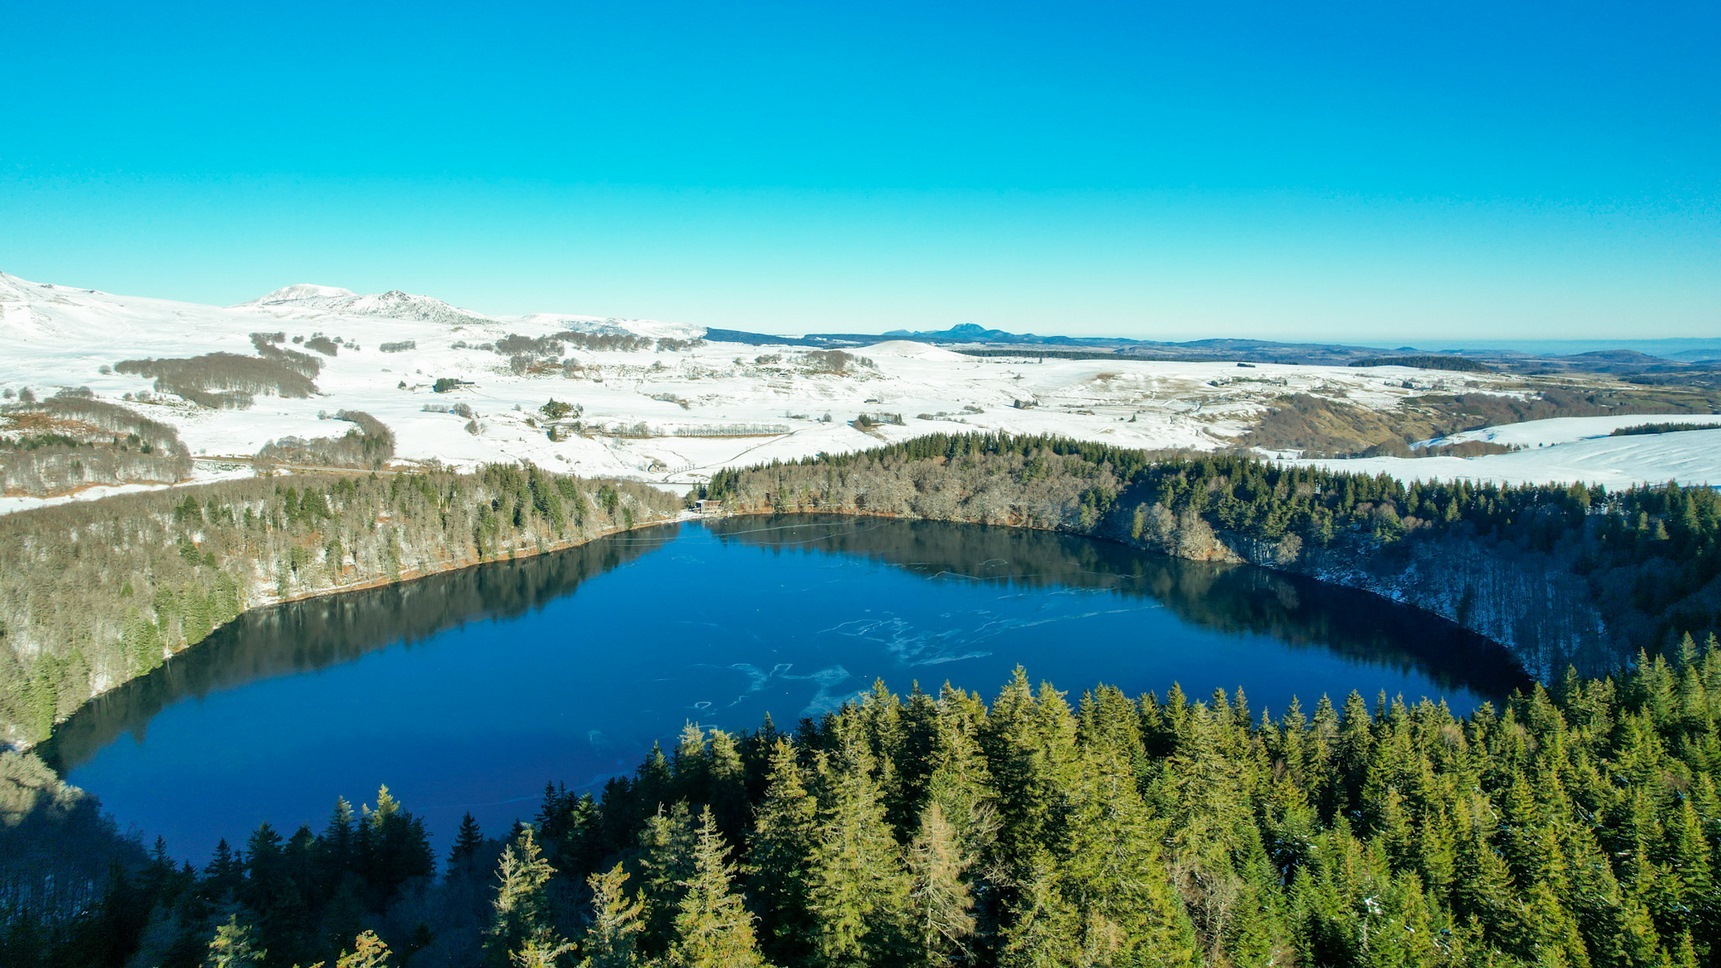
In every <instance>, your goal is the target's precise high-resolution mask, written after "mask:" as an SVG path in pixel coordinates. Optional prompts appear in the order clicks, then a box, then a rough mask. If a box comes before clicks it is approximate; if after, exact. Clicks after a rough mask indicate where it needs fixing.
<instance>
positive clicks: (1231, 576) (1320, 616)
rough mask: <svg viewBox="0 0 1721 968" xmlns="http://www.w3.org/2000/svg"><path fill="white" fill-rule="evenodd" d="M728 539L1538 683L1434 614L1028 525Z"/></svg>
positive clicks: (1505, 685) (720, 527) (1507, 681)
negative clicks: (1112, 597) (1150, 606)
mask: <svg viewBox="0 0 1721 968" xmlns="http://www.w3.org/2000/svg"><path fill="white" fill-rule="evenodd" d="M707 527H708V528H709V529H710V530H711V531H712V532H713V533H715V534H716V535H718V536H719V537H720V538H722V539H724V540H728V541H737V542H741V543H744V544H748V545H754V546H758V547H762V548H768V549H770V550H772V551H775V552H777V553H781V554H791V553H808V554H819V553H828V554H840V555H853V556H860V557H866V558H870V559H873V560H875V561H879V562H883V563H885V564H889V565H892V566H895V567H899V568H903V569H905V570H907V571H909V572H912V573H915V574H918V575H922V576H925V577H928V578H934V579H938V580H950V581H974V582H985V583H993V584H998V585H1003V586H1006V587H1020V588H1048V587H1065V588H1089V589H1103V590H1110V591H1113V592H1115V593H1116V594H1118V595H1122V596H1129V597H1135V598H1143V599H1150V600H1152V601H1155V602H1157V603H1159V604H1161V605H1163V606H1165V607H1166V608H1168V609H1170V610H1171V611H1172V612H1173V613H1174V614H1176V615H1177V616H1178V617H1179V618H1181V619H1183V620H1184V621H1186V622H1189V623H1191V624H1194V625H1199V626H1202V627H1205V628H1209V629H1213V630H1215V631H1218V632H1224V633H1228V634H1249V635H1263V636H1270V637H1273V638H1276V639H1278V640H1279V641H1281V642H1283V643H1285V644H1287V645H1290V646H1293V647H1299V648H1309V649H1322V650H1325V651H1328V652H1331V653H1333V654H1336V655H1340V656H1343V657H1345V658H1347V659H1351V660H1354V661H1359V662H1365V663H1369V664H1374V665H1380V666H1384V667H1387V668H1391V669H1395V670H1398V671H1403V672H1420V673H1421V674H1423V675H1426V676H1428V677H1429V678H1430V679H1431V680H1432V681H1434V682H1435V683H1437V684H1439V685H1440V686H1441V687H1442V688H1446V689H1450V688H1454V687H1462V688H1465V689H1468V690H1470V691H1471V692H1474V693H1476V694H1478V695H1480V696H1484V697H1487V698H1491V699H1495V700H1499V699H1503V698H1505V697H1506V696H1507V695H1509V694H1510V693H1511V692H1512V691H1513V690H1514V689H1522V688H1526V687H1528V686H1529V685H1530V683H1531V679H1530V677H1529V676H1528V675H1527V674H1526V673H1525V672H1524V670H1523V667H1522V666H1521V665H1520V664H1519V663H1518V661H1517V660H1516V659H1515V658H1513V657H1512V655H1511V654H1510V653H1509V652H1508V651H1507V650H1506V649H1505V648H1503V647H1502V646H1500V645H1499V644H1498V643H1495V642H1492V641H1490V640H1488V639H1486V638H1484V637H1482V636H1480V635H1477V634H1475V633H1473V632H1470V631H1468V630H1466V629H1464V628H1462V627H1461V626H1459V625H1456V624H1454V623H1453V622H1450V621H1447V620H1446V619H1444V618H1441V617H1440V616H1438V615H1433V614H1430V613H1428V612H1423V611H1420V610H1418V609H1414V608H1409V607H1407V606H1403V605H1397V604H1394V603H1392V602H1388V601H1384V600H1382V599H1380V598H1379V597H1377V596H1374V595H1370V594H1368V593H1366V592H1360V591H1357V590H1355V589H1349V588H1343V587H1340V586H1336V585H1330V584H1326V583H1323V582H1318V581H1315V580H1313V579H1309V578H1304V577H1302V576H1298V575H1286V574H1281V573H1278V572H1274V571H1269V570H1268V569H1265V568H1259V567H1255V566H1252V565H1230V564H1220V563H1215V562H1200V561H1185V560H1183V559H1181V558H1172V557H1169V556H1166V555H1158V554H1151V553H1148V552H1143V551H1138V550H1136V549H1133V548H1127V547H1125V546H1123V545H1119V544H1115V543H1112V542H1107V541H1098V540H1093V539H1089V538H1080V537H1074V536H1070V535H1061V534H1054V533H1050V532H1045V531H1029V530H1025V529H1021V528H1007V527H989V526H986V525H972V524H949V523H944V522H937V521H901V520H894V519H886V518H855V517H845V516H840V515H792V516H791V515H785V516H771V517H754V518H729V519H723V520H717V521H712V522H710V523H708V524H707Z"/></svg>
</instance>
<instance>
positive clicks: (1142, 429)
mask: <svg viewBox="0 0 1721 968" xmlns="http://www.w3.org/2000/svg"><path fill="white" fill-rule="evenodd" d="M260 332H261V333H277V332H279V333H283V334H285V337H286V339H287V341H288V342H286V343H284V344H282V345H283V346H284V347H285V348H287V349H293V350H296V351H299V352H305V351H306V344H305V342H304V341H307V340H311V341H313V342H314V345H317V346H323V347H325V348H328V347H330V346H331V345H332V346H333V349H334V355H332V356H319V357H318V358H319V359H321V360H322V363H323V368H322V371H321V373H320V374H319V375H318V376H317V377H316V384H317V389H318V395H316V396H312V397H309V398H306V399H286V398H281V397H276V396H268V395H258V396H257V397H256V402H255V404H254V405H253V406H251V407H250V408H248V409H244V410H212V409H207V408H204V407H199V406H196V405H193V404H191V403H189V402H187V401H185V400H182V399H180V398H178V397H176V396H173V395H172V394H166V393H160V392H157V391H156V390H155V389H154V387H153V385H152V381H151V380H149V379H146V378H144V377H141V376H136V375H125V374H122V373H119V372H115V371H114V369H113V367H114V365H115V364H117V363H119V362H120V361H122V360H128V359H142V358H182V357H191V356H197V355H200V354H204V353H209V352H213V351H220V352H226V353H234V354H242V355H252V354H254V352H255V350H254V348H253V343H252V339H251V334H253V333H260ZM703 333H704V330H703V329H701V328H699V327H697V326H690V325H685V324H676V323H663V322H655V321H644V320H616V319H604V318H599V317H593V316H581V315H572V314H566V313H539V314H532V315H526V316H495V315H488V314H485V313H482V312H479V311H475V310H469V309H462V308H457V307H454V306H451V305H449V304H448V303H446V302H443V301H441V300H438V299H434V298H431V297H428V296H418V295H411V294H408V293H403V292H388V293H382V294H379V295H361V294H358V293H354V292H352V291H350V290H346V289H339V288H335V287H330V286H320V285H310V284H299V285H292V286H287V287H285V288H283V289H278V290H276V291H274V292H272V293H269V294H268V295H266V296H262V297H259V298H258V299H254V300H251V301H250V302H247V303H242V304H240V305H237V306H229V307H218V306H205V305H198V304H192V303H183V302H173V301H169V300H162V299H151V298H144V297H135V296H119V295H113V294H110V293H105V292H98V291H92V290H84V289H71V288H66V287H60V286H54V285H48V284H42V283H34V282H27V281H25V280H21V279H17V278H15V277H12V276H7V275H4V274H0V396H3V395H5V394H7V393H10V394H11V395H12V396H13V397H16V396H17V394H18V393H19V392H21V391H22V390H24V389H26V388H28V389H29V390H31V391H32V392H33V393H34V394H35V395H37V396H46V395H49V394H52V393H55V392H57V391H60V390H63V389H67V388H81V387H87V388H89V390H90V391H91V392H92V393H93V394H94V395H96V396H97V397H100V398H103V399H108V400H114V401H119V402H123V403H126V404H127V405H129V406H133V407H134V408H135V409H137V410H139V411H140V412H142V413H144V414H145V415H146V416H148V417H150V418H151V419H155V420H161V421H165V422H168V423H171V424H173V425H174V426H176V427H177V428H178V429H179V432H180V435H181V436H182V437H183V439H184V440H185V441H186V443H187V444H188V445H189V446H190V448H191V450H192V452H193V453H194V454H195V455H196V456H197V457H198V463H197V474H198V475H199V477H200V478H203V477H211V476H217V475H231V474H236V473H240V474H242V473H247V472H248V471H249V461H250V460H251V458H252V457H253V456H254V455H256V453H257V451H258V450H259V448H261V447H262V446H263V445H264V444H266V443H268V442H270V441H272V440H276V439H278V438H281V437H284V436H297V437H306V438H309V437H319V436H338V435H340V434H342V433H344V432H345V431H346V430H347V429H348V428H349V427H350V426H351V425H350V424H346V423H342V422H339V421H335V420H329V419H322V417H324V416H327V415H332V414H334V413H335V412H337V411H339V410H360V411H364V412H366V413H370V414H373V415H374V416H376V417H377V418H378V419H380V420H382V421H383V422H384V423H385V424H387V425H388V426H389V427H390V428H391V429H392V430H393V431H394V433H395V435H396V437H397V439H398V447H397V462H399V463H403V464H410V463H423V462H429V461H440V462H442V463H444V464H451V465H459V466H470V465H473V464H476V463H480V462H484V461H496V460H530V461H533V462H534V463H537V464H540V465H542V466H545V467H547V468H550V469H553V470H558V471H570V472H577V473H581V474H603V475H616V476H623V477H631V478H637V479H642V480H647V481H652V482H655V483H658V484H661V485H664V486H666V487H672V488H676V489H685V488H686V487H688V486H690V485H692V484H695V483H697V482H699V481H701V480H704V479H707V478H708V477H709V476H710V474H711V473H712V472H714V471H715V470H717V469H719V468H721V467H725V466H734V465H744V464H751V463H755V462H758V461H763V460H770V459H773V458H784V459H789V458H796V457H803V456H809V455H813V454H818V453H821V452H824V453H831V452H840V451H848V450H854V449H858V448H864V447H872V446H877V445H879V444H881V443H883V442H886V441H892V440H901V439H905V438H908V437H912V436H916V435H919V434H924V433H928V432H933V431H949V432H962V431H967V430H1006V431H1011V432H1021V433H1038V432H1048V433H1059V434H1065V435H1069V436H1072V437H1080V438H1085V439H1091V440H1098V441H1105V442H1108V443H1113V444H1117V445H1119V446H1124V447H1146V448H1156V447H1180V448H1189V449H1196V450H1211V449H1216V448H1221V447H1226V446H1230V444H1231V442H1232V441H1233V440H1234V439H1235V437H1236V436H1237V435H1239V434H1240V433H1242V432H1243V431H1244V430H1245V429H1246V428H1247V427H1248V426H1249V425H1250V423H1251V422H1252V421H1253V420H1254V419H1255V418H1256V417H1257V416H1258V415H1259V414H1260V413H1262V412H1263V410H1264V409H1265V408H1266V407H1267V406H1268V404H1269V403H1270V402H1271V401H1273V400H1274V399H1276V398H1278V397H1280V396H1282V395H1285V394H1288V393H1307V394H1313V395H1316V396H1321V397H1327V398H1331V399H1342V400H1344V401H1346V402H1348V403H1351V404H1357V405H1362V406H1372V407H1390V406H1394V405H1396V404H1398V403H1400V402H1402V401H1403V400H1405V399H1406V398H1409V397H1413V396H1415V395H1417V394H1420V393H1425V392H1430V391H1438V390H1449V391H1451V390H1459V389H1464V390H1467V391H1469V392H1476V391H1482V392H1486V391H1489V390H1496V391H1502V392H1504V391H1506V390H1508V384H1507V381H1508V379H1509V378H1506V377H1498V376H1493V375H1488V374H1455V373H1449V372H1433V371H1419V370H1407V369H1405V368H1402V367H1383V368H1378V369H1366V368H1365V369H1356V368H1351V367H1323V366H1292V365H1277V364H1261V365H1259V366H1255V367H1251V368H1248V369H1239V368H1238V367H1236V366H1235V365H1234V364H1232V363H1219V362H1201V363H1191V362H1153V361H1144V360H1127V359H1116V360H1112V359H1104V360H1063V359H1043V360H1042V359H1034V358H1026V357H1020V358H1018V357H985V358H981V357H974V356H966V355H963V354H960V353H955V352H952V351H951V350H950V349H948V348H945V347H935V346H931V345H928V344H925V343H919V342H915V341H912V340H902V339H892V340H890V341H888V342H881V343H879V344H876V345H873V346H870V347H864V348H861V349H857V350H853V351H851V354H850V357H847V358H845V357H843V356H842V355H841V354H835V355H833V353H832V352H831V351H827V350H816V349H807V348H803V347H791V346H755V345H742V344H739V343H721V342H702V343H695V344H689V343H687V342H686V341H688V340H692V339H694V338H696V337H699V336H700V335H702V334H703ZM559 334H560V335H559ZM567 334H574V335H567ZM317 336H322V337H323V340H314V337H317ZM509 337H516V339H512V340H510V339H508V338H509ZM522 338H523V339H522ZM337 340H338V345H336V341H337ZM325 341H327V342H325ZM498 344H500V345H501V347H502V351H500V352H499V351H498V349H497V347H498ZM438 380H447V381H459V384H460V385H459V387H458V389H454V390H452V391H451V392H442V393H438V392H436V391H435V389H434V387H435V385H436V383H437V381H438ZM448 385H449V384H448V383H445V384H444V386H445V387H447V386H448ZM551 399H554V400H556V401H559V402H563V403H571V404H575V405H577V406H578V407H580V408H581V411H582V412H581V413H580V415H579V416H578V418H577V423H576V422H575V420H576V418H572V417H570V418H566V419H564V420H563V421H562V422H561V423H559V424H557V425H556V426H554V427H552V426H550V425H549V422H548V421H547V420H546V419H545V418H544V416H543V415H542V414H541V413H540V412H539V411H540V408H541V407H542V406H543V405H545V404H546V403H547V402H548V401H550V400H551ZM4 402H6V401H5V400H0V403H4ZM863 414H864V415H866V416H867V418H868V419H867V420H866V421H862V420H860V419H859V418H860V417H861V416H862V415H863ZM1634 419H1636V420H1638V421H1644V420H1649V419H1652V418H1648V417H1644V418H1634ZM898 420H900V423H898V422H897V421H898ZM863 428H864V429H863ZM1700 436H1702V435H1700V434H1696V433H1692V434H1683V435H1668V437H1669V438H1677V437H1686V438H1691V439H1688V440H1685V441H1678V442H1676V443H1670V442H1669V440H1664V439H1662V438H1656V437H1644V438H1630V440H1631V441H1632V444H1631V447H1632V448H1633V450H1632V452H1631V455H1630V462H1629V464H1628V465H1625V466H1622V465H1621V464H1620V462H1619V461H1617V460H1616V459H1615V458H1614V457H1613V456H1610V453H1611V452H1609V453H1601V452H1597V453H1596V454H1594V455H1592V453H1591V451H1592V450H1594V449H1595V448H1596V445H1595V443H1594V442H1591V441H1584V440H1573V441H1570V442H1567V443H1556V444H1552V445H1551V446H1547V447H1538V448H1535V449H1534V450H1533V451H1525V452H1520V453H1518V454H1510V455H1502V456H1501V457H1499V458H1486V459H1479V460H1473V461H1456V460H1453V461H1449V462H1448V461H1440V460H1418V461H1403V462H1397V463H1390V462H1389V463H1388V464H1381V463H1380V462H1374V463H1368V464H1360V465H1357V466H1360V467H1364V468H1366V469H1369V470H1373V471H1378V470H1388V471H1389V472H1391V473H1395V474H1403V475H1405V476H1411V477H1430V476H1435V475H1439V476H1452V475H1453V474H1458V473H1466V472H1468V471H1473V470H1478V469H1480V468H1482V467H1483V466H1484V464H1483V463H1482V461H1484V460H1488V461H1500V462H1507V463H1510V464H1511V466H1512V471H1511V473H1510V474H1505V473H1504V472H1502V474H1501V475H1500V479H1514V480H1516V479H1541V480H1557V479H1566V478H1569V477H1572V476H1581V477H1585V478H1586V479H1589V477H1590V475H1591V474H1592V473H1595V474H1601V475H1603V476H1604V477H1605V480H1606V482H1607V483H1609V484H1615V483H1617V482H1618V480H1620V479H1621V475H1622V474H1623V475H1625V476H1627V477H1629V478H1630V479H1633V480H1646V481H1657V480H1664V479H1668V478H1670V477H1678V478H1679V479H1681V480H1687V481H1692V482H1704V481H1711V480H1715V481H1721V474H1718V473H1716V472H1715V471H1714V470H1713V469H1712V468H1711V465H1710V464H1708V463H1704V462H1703V461H1702V460H1698V461H1696V462H1695V463H1694V462H1693V461H1692V460H1690V457H1691V453H1690V452H1691V450H1692V448H1693V447H1696V448H1697V449H1698V450H1699V451H1700V452H1701V451H1703V450H1704V448H1706V447H1710V446H1712V445H1711V444H1710V443H1709V442H1708V438H1707V437H1705V439H1703V440H1698V439H1696V438H1698V437H1700ZM1584 447H1588V448H1590V450H1585V449H1583V448H1584ZM1566 448H1577V449H1566ZM1601 450H1602V451H1606V450H1607V448H1606V447H1603V448H1601ZM1710 453H1712V451H1710ZM1699 456H1701V454H1700V455H1699ZM1467 476H1468V475H1467ZM1597 479H1601V478H1597ZM99 490H100V489H97V492H98V493H99ZM32 503H38V502H35V501H32V500H28V499H22V498H17V497H0V510H5V509H16V508H18V507H22V506H28V505H29V504H32Z"/></svg>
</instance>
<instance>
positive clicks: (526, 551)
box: [0, 510, 711, 753]
mask: <svg viewBox="0 0 1721 968" xmlns="http://www.w3.org/2000/svg"><path fill="white" fill-rule="evenodd" d="M710 516H711V515H701V514H699V513H698V512H695V511H689V510H683V511H681V512H680V513H678V514H676V515H674V516H672V517H664V518H656V519H653V520H649V521H635V522H634V524H633V525H631V526H629V527H618V528H605V529H600V530H598V531H596V532H594V533H592V534H589V535H584V536H581V537H578V538H570V539H566V540H562V541H555V542H549V543H542V542H532V543H531V544H528V545H524V546H522V547H518V548H510V549H508V550H506V551H499V552H498V553H496V554H494V555H491V556H489V557H481V558H474V557H470V556H468V557H461V558H451V559H448V560H447V561H446V562H441V563H438V564H437V566H435V567H431V568H428V569H425V568H412V569H402V570H401V572H400V574H399V575H398V576H395V577H388V576H382V577H377V578H368V579H362V580H359V581H356V582H351V583H348V584H343V585H337V586H334V587H330V588H322V589H316V590H313V591H306V592H300V593H297V594H291V595H286V596H275V595H269V596H267V597H265V598H264V599H262V600H259V601H256V602H254V603H249V604H247V605H246V607H245V608H243V609H241V610H240V611H239V613H238V614H237V615H234V616H233V618H231V619H229V620H228V621H225V622H222V623H220V624H219V625H216V626H214V627H213V628H211V629H210V634H209V635H208V636H205V637H204V638H203V639H202V640H200V641H199V642H197V643H195V644H192V645H188V646H186V647H184V648H182V649H179V650H177V651H175V652H173V653H172V654H170V655H168V656H166V657H165V658H163V659H162V661H161V664H160V665H158V666H156V667H154V668H152V669H150V670H149V671H148V672H145V673H144V674H143V675H141V676H130V677H127V678H123V679H119V680H117V681H115V682H113V683H112V684H110V685H107V686H105V687H104V688H102V689H99V690H96V691H95V692H92V693H91V694H90V696H89V697H88V698H86V699H85V700H84V701H83V702H81V703H79V704H78V706H77V708H76V709H73V710H72V711H71V712H69V713H67V714H66V715H65V716H64V717H61V718H58V719H56V720H55V721H54V729H53V730H50V731H49V732H48V735H47V736H44V737H42V738H41V739H39V740H35V741H33V742H32V741H29V740H17V741H5V742H0V751H9V752H14V753H30V752H32V751H34V750H36V749H38V748H39V747H41V746H43V745H44V744H47V743H51V742H52V741H53V738H54V732H55V731H57V730H58V728H59V727H60V725H61V724H63V723H65V722H67V721H68V720H70V719H71V718H72V717H73V716H75V715H77V714H78V713H79V712H81V711H82V710H83V709H84V708H85V707H87V706H88V705H90V704H91V703H93V702H95V701H96V700H97V699H100V698H101V697H103V696H106V695H108V694H110V693H112V692H114V691H116V690H119V689H121V688H123V687H124V686H126V685H127V684H129V683H132V682H137V681H139V680H141V679H143V678H145V677H147V676H150V675H153V674H155V673H156V672H157V671H159V670H162V669H166V668H167V667H168V666H169V665H170V664H171V663H172V662H173V660H174V659H177V658H178V657H179V656H181V655H184V654H186V653H188V652H191V651H192V650H194V649H196V648H197V647H198V646H200V645H202V644H203V643H204V642H207V641H209V639H210V638H212V637H213V636H214V633H215V632H217V631H219V630H220V629H223V628H226V627H227V626H229V625H231V624H233V623H234V622H237V621H238V620H239V618H240V617H241V616H244V615H248V614H250V613H252V612H256V611H261V610H263V609H268V608H274V607H276V606H279V605H287V604H291V603H294V602H304V601H310V600H313V599H318V598H329V597H334V596H338V595H343V594H347V593H349V592H361V591H367V590H370V589H375V588H384V587H387V586H391V585H402V584H406V583H409V582H413V581H417V580H420V579H424V578H430V577H432V576H435V575H446V574H451V573H453V572H458V571H464V570H466V569H468V568H477V567H481V566H483V565H491V564H500V563H502V562H505V561H516V560H519V559H523V558H536V557H541V556H543V555H547V554H553V553H555V552H559V551H567V550H570V549H572V548H578V547H581V546H583V545H587V544H591V543H592V542H594V541H597V540H599V539H602V538H609V537H613V536H615V535H618V534H627V533H629V532H632V531H639V530H642V529H645V528H654V527H661V526H663V525H668V524H683V523H686V522H688V521H697V520H700V519H701V518H703V517H710Z"/></svg>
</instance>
